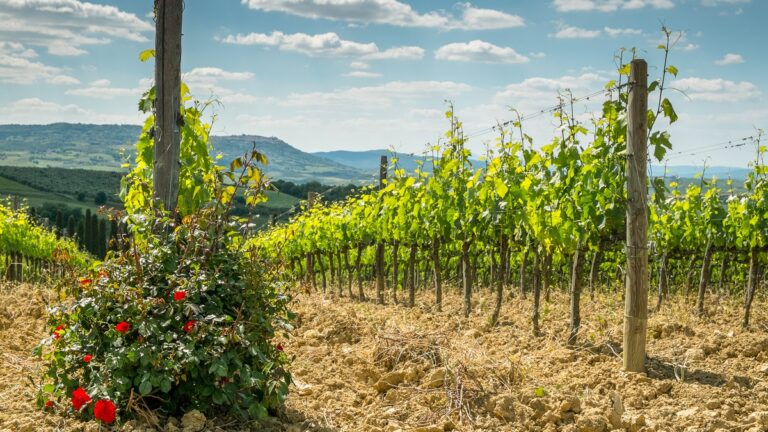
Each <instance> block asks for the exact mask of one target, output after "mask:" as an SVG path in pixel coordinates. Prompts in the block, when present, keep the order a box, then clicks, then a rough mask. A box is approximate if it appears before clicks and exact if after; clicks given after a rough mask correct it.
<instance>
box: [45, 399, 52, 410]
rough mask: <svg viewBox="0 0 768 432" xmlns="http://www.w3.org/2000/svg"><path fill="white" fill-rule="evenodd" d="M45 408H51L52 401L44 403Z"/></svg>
mask: <svg viewBox="0 0 768 432" xmlns="http://www.w3.org/2000/svg"><path fill="white" fill-rule="evenodd" d="M45 407H46V408H53V401H49V400H48V401H45Z"/></svg>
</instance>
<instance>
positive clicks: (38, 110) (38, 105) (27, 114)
mask: <svg viewBox="0 0 768 432" xmlns="http://www.w3.org/2000/svg"><path fill="white" fill-rule="evenodd" d="M0 114H2V116H3V121H5V122H8V123H20V124H44V123H54V122H78V123H79V122H83V121H87V122H88V123H99V124H105V123H110V124H111V123H121V124H139V123H141V121H142V119H141V118H140V115H139V114H138V113H136V114H133V115H122V114H108V113H104V112H96V111H91V110H87V109H84V108H82V107H80V106H78V105H75V104H59V103H56V102H51V101H45V100H42V99H40V98H24V99H19V100H16V101H14V102H12V103H10V104H8V105H7V106H4V107H0Z"/></svg>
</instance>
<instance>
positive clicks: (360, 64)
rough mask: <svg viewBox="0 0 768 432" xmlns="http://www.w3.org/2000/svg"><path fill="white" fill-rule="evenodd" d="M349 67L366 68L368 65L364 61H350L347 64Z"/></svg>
mask: <svg viewBox="0 0 768 432" xmlns="http://www.w3.org/2000/svg"><path fill="white" fill-rule="evenodd" d="M349 67H351V68H352V69H368V68H369V67H370V65H369V64H368V63H366V62H361V61H353V62H352V63H350V64H349Z"/></svg>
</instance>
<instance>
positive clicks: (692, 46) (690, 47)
mask: <svg viewBox="0 0 768 432" xmlns="http://www.w3.org/2000/svg"><path fill="white" fill-rule="evenodd" d="M679 49H681V50H683V51H694V50H697V49H699V46H698V45H696V44H695V43H690V42H688V43H685V44H682V45H679Z"/></svg>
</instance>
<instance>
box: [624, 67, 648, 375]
mask: <svg viewBox="0 0 768 432" xmlns="http://www.w3.org/2000/svg"><path fill="white" fill-rule="evenodd" d="M647 74H648V65H647V64H646V62H645V60H642V59H637V60H632V63H631V68H630V73H629V86H630V87H629V101H628V105H627V197H628V203H627V276H626V297H625V304H624V370H626V371H629V372H645V338H646V328H647V327H648V285H649V280H648V203H647V201H646V197H647V190H646V180H647V174H646V169H647V162H646V159H647V157H648V149H647V147H646V145H647V142H648V114H647V112H648V76H647Z"/></svg>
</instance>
